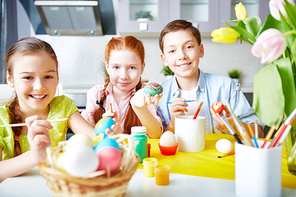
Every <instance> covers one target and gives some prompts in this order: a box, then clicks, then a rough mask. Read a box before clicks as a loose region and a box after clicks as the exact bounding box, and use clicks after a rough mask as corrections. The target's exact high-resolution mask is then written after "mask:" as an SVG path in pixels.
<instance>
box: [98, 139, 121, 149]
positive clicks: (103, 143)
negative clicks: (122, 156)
mask: <svg viewBox="0 0 296 197" xmlns="http://www.w3.org/2000/svg"><path fill="white" fill-rule="evenodd" d="M108 146H112V147H114V148H116V149H118V150H120V148H119V145H118V143H117V142H116V140H114V139H111V138H108V137H106V138H104V139H102V140H101V141H99V142H98V143H97V144H96V146H95V147H94V150H95V152H97V151H99V150H100V149H102V148H104V147H108Z"/></svg>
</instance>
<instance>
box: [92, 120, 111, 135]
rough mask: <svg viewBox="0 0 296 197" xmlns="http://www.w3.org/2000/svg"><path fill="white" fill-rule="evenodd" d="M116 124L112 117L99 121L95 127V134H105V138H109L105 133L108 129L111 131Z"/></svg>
mask: <svg viewBox="0 0 296 197" xmlns="http://www.w3.org/2000/svg"><path fill="white" fill-rule="evenodd" d="M114 124H115V122H114V120H113V119H112V118H110V117H105V118H102V119H101V120H99V122H98V123H97V124H96V126H95V134H97V135H99V134H101V133H103V134H104V138H105V137H107V134H106V133H105V131H106V129H111V126H112V125H114ZM111 130H112V129H111Z"/></svg>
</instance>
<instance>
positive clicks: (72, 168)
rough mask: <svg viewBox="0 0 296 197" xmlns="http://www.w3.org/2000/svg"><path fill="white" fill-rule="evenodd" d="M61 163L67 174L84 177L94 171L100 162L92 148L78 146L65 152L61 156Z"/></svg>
mask: <svg viewBox="0 0 296 197" xmlns="http://www.w3.org/2000/svg"><path fill="white" fill-rule="evenodd" d="M62 163H63V167H64V169H65V171H66V172H67V173H68V174H70V175H72V176H75V177H84V176H85V175H87V174H88V173H91V172H94V171H96V169H97V168H98V166H99V163H100V162H99V158H98V157H97V155H96V153H95V151H94V150H93V148H91V147H89V146H84V145H79V146H75V147H71V148H70V149H68V150H66V152H65V153H64V154H63V156H62Z"/></svg>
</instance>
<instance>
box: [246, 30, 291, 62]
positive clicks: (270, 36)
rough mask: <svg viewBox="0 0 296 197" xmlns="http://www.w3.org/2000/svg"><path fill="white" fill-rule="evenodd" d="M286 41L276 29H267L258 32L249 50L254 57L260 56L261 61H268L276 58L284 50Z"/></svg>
mask: <svg viewBox="0 0 296 197" xmlns="http://www.w3.org/2000/svg"><path fill="white" fill-rule="evenodd" d="M286 47H287V41H286V39H285V37H284V36H283V34H282V33H281V32H280V31H279V30H277V29H272V28H270V29H267V30H265V31H264V32H262V33H261V34H260V36H259V37H258V38H257V40H256V42H255V43H254V45H253V47H252V49H251V51H252V54H253V55H254V56H256V57H259V58H261V63H262V64H264V63H266V62H268V63H270V62H273V61H274V60H276V59H278V58H279V57H280V56H281V55H282V54H283V53H284V51H285V50H286Z"/></svg>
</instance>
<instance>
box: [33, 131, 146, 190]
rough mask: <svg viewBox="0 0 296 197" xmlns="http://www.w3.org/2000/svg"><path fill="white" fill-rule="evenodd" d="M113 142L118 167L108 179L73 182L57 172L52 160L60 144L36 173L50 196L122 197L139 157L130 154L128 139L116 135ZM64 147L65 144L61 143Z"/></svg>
mask: <svg viewBox="0 0 296 197" xmlns="http://www.w3.org/2000/svg"><path fill="white" fill-rule="evenodd" d="M110 138H113V139H115V140H116V141H117V142H118V144H119V146H120V150H121V153H122V159H121V164H120V167H119V169H118V170H117V171H115V172H113V173H112V174H111V175H110V176H107V175H104V176H99V177H95V178H77V177H73V176H71V175H69V174H67V173H65V172H62V171H60V170H58V168H57V166H56V158H57V155H58V153H60V152H63V146H64V145H63V143H60V145H59V146H57V147H53V148H50V151H49V154H48V159H47V160H46V161H45V162H43V163H40V164H39V165H38V168H39V171H40V173H41V174H42V176H43V177H44V178H45V180H46V181H47V185H48V187H49V189H50V191H51V194H52V195H53V196H124V195H125V193H126V190H127V187H128V183H129V180H130V179H131V177H132V175H133V174H134V173H135V171H136V170H137V167H138V164H139V161H140V160H139V157H138V155H137V154H136V152H135V150H134V145H133V140H132V137H131V136H130V135H127V134H118V135H114V136H111V137H110ZM64 144H65V143H64Z"/></svg>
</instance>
